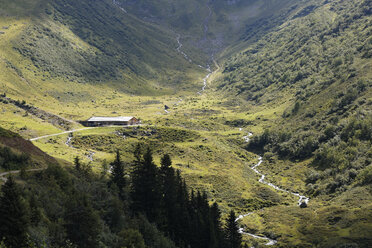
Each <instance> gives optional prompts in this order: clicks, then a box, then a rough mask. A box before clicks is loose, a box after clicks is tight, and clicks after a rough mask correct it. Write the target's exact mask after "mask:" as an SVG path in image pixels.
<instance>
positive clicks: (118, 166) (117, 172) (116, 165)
mask: <svg viewBox="0 0 372 248" xmlns="http://www.w3.org/2000/svg"><path fill="white" fill-rule="evenodd" d="M111 168H112V169H111V180H110V183H114V184H115V185H116V186H117V187H118V189H119V196H120V198H121V199H122V200H124V198H125V197H124V188H125V185H126V181H125V177H124V176H125V173H124V164H123V162H122V161H121V158H120V152H119V151H116V157H115V160H114V162H112V163H111Z"/></svg>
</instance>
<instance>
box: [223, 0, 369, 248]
mask: <svg viewBox="0 0 372 248" xmlns="http://www.w3.org/2000/svg"><path fill="white" fill-rule="evenodd" d="M371 6H372V2H371V1H370V0H365V1H309V2H308V3H307V5H305V6H304V7H303V8H302V10H301V9H300V10H297V11H296V12H294V13H293V14H291V15H289V16H288V18H286V19H285V20H284V21H283V23H282V24H281V25H280V26H278V27H276V28H274V29H273V30H271V31H270V32H269V33H267V34H263V35H262V37H261V38H260V35H258V36H255V35H253V36H251V35H250V34H247V35H246V36H245V39H246V40H249V42H250V43H249V45H246V47H245V49H244V50H242V51H241V52H239V53H238V54H237V55H235V56H233V57H232V58H231V59H229V60H228V61H226V63H225V64H224V66H223V72H222V73H221V75H220V79H219V80H218V81H217V82H216V86H217V88H218V89H219V92H220V93H221V92H223V93H222V94H224V95H225V96H226V97H231V95H233V96H234V97H235V99H234V100H232V99H231V100H230V101H225V102H224V106H226V107H228V108H230V109H234V111H236V112H239V113H240V115H241V116H244V118H243V119H244V120H245V121H246V122H248V123H250V124H251V126H248V127H249V128H255V126H259V127H260V130H258V132H259V135H256V136H255V137H253V138H252V139H251V141H250V143H249V144H248V145H247V147H246V148H247V149H248V150H250V151H254V152H256V153H260V154H263V155H264V161H266V163H265V167H264V168H263V169H262V170H263V171H264V172H266V173H268V174H269V178H270V180H269V181H271V182H273V183H274V184H276V185H281V186H282V187H284V188H291V187H292V188H293V183H292V181H293V179H294V178H298V179H301V180H302V181H304V184H305V185H306V186H305V191H306V194H307V195H308V196H310V205H309V207H310V210H309V211H306V210H304V211H302V213H301V212H300V211H297V210H294V209H291V210H290V208H289V209H286V208H285V207H283V208H276V211H277V212H276V213H275V211H264V212H262V213H260V214H257V215H256V216H255V217H253V216H252V217H247V218H246V222H245V223H246V224H247V226H248V227H249V228H251V229H252V230H260V229H261V230H262V228H263V229H264V230H266V232H267V233H270V232H273V233H276V234H277V235H280V236H281V238H280V240H282V242H284V243H287V244H288V245H290V246H296V245H300V244H301V245H304V246H305V245H306V244H307V245H309V246H310V244H315V243H316V244H318V245H319V246H320V247H333V246H335V247H337V245H341V244H349V245H354V246H355V247H368V244H369V242H370V240H369V239H368V238H366V236H365V235H366V233H365V231H364V230H366V231H367V230H368V231H369V232H370V231H371V228H372V227H371V225H370V224H368V221H367V220H370V219H371V216H372V214H371V204H370V202H369V201H370V199H371V192H372V191H371V190H372V188H371V161H372V160H371V159H372V158H371V143H372V138H371V137H372V136H371V134H372V129H371V127H372V119H371V116H372V108H371V106H372V98H371V97H372V88H371V86H372V81H371V76H372V70H371V68H372V57H371V54H372V46H371V44H372V43H371V42H372V29H371V27H372V25H371V24H372V16H371V14H372V12H371V9H372V8H371ZM254 39H257V41H254ZM274 209H275V207H274ZM313 211H315V212H316V215H317V217H314V216H313V214H314V213H315V212H313ZM296 215H298V216H297V217H294V216H296ZM311 216H313V217H311ZM291 218H293V219H292V221H291V223H293V221H294V220H296V221H299V222H296V224H294V225H293V226H291V227H290V228H286V227H285V226H286V224H285V223H287V225H289V222H287V221H286V220H288V219H291ZM304 219H306V220H307V223H306V224H305V223H302V222H301V221H300V220H304ZM280 220H282V221H280ZM257 223H260V224H257ZM318 228H320V229H318ZM352 230H354V231H352ZM315 233H316V234H315ZM330 233H332V235H331V236H332V237H333V238H329V237H328V235H330ZM312 235H315V236H316V237H315V236H312Z"/></svg>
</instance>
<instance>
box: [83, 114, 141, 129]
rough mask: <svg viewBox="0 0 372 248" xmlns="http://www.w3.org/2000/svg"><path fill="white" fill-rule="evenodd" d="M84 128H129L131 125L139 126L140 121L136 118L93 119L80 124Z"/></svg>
mask: <svg viewBox="0 0 372 248" xmlns="http://www.w3.org/2000/svg"><path fill="white" fill-rule="evenodd" d="M80 123H81V124H82V125H83V126H86V127H100V126H129V125H138V124H139V123H140V121H139V120H138V119H137V118H136V117H132V116H129V117H126V116H118V117H91V118H90V119H89V120H87V121H81V122H80Z"/></svg>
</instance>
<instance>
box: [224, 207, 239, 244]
mask: <svg viewBox="0 0 372 248" xmlns="http://www.w3.org/2000/svg"><path fill="white" fill-rule="evenodd" d="M225 238H226V247H227V248H241V247H242V235H241V233H239V227H238V223H237V222H236V216H235V212H234V210H231V212H230V214H229V217H228V218H227V222H226V228H225Z"/></svg>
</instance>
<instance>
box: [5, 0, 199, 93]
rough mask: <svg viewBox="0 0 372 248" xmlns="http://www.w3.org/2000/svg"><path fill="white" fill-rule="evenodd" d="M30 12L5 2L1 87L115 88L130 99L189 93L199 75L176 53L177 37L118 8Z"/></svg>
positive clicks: (42, 7)
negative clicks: (60, 85) (46, 84)
mask: <svg viewBox="0 0 372 248" xmlns="http://www.w3.org/2000/svg"><path fill="white" fill-rule="evenodd" d="M23 4H24V1H22V0H17V1H13V2H12V3H9V1H2V2H1V6H2V10H1V16H0V20H1V27H2V28H1V36H0V39H1V47H2V49H1V50H2V52H1V58H2V60H1V63H2V65H1V67H2V78H1V80H2V81H5V82H7V81H11V82H7V83H8V84H12V86H13V87H14V85H15V84H16V82H13V79H11V78H9V76H8V77H5V75H4V74H13V75H14V74H15V75H14V77H15V78H16V79H15V80H16V81H22V80H23V81H26V82H28V83H29V84H30V85H31V86H34V85H35V84H37V85H39V84H40V85H41V86H42V85H43V84H42V82H44V81H53V82H55V83H57V82H59V80H65V81H72V82H76V83H90V84H102V83H108V82H111V83H114V84H115V87H116V88H117V89H122V90H125V91H126V92H129V93H135V94H159V93H161V92H162V90H161V89H160V87H166V88H168V89H175V88H177V89H179V88H181V87H182V86H187V87H190V85H192V83H193V80H194V79H195V78H193V77H192V76H191V77H190V75H191V73H190V72H191V71H195V72H198V69H197V68H198V67H197V66H196V65H192V64H190V63H189V62H188V61H186V60H185V59H184V58H183V57H182V55H180V54H179V53H178V52H177V50H176V48H177V46H178V45H177V41H176V34H174V33H172V32H170V31H166V30H165V29H161V28H159V27H158V26H155V25H151V24H149V23H145V22H143V21H141V20H139V19H137V18H135V17H134V16H133V15H130V14H128V13H125V12H123V11H122V10H121V9H120V8H118V7H117V6H116V5H115V4H113V2H112V1H109V0H105V1H62V0H50V1H41V0H40V1H39V0H33V1H31V2H30V1H27V4H28V5H30V6H29V8H28V10H27V9H25V8H23V6H24V5H23ZM138 85H141V86H140V87H138ZM168 91H169V90H168ZM155 92H156V93H155ZM165 92H167V90H163V93H165Z"/></svg>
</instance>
